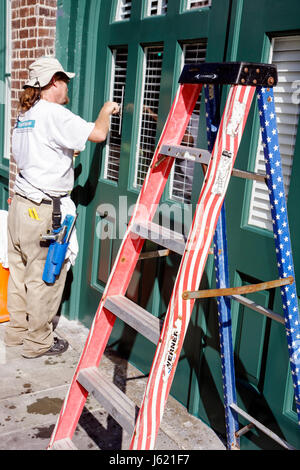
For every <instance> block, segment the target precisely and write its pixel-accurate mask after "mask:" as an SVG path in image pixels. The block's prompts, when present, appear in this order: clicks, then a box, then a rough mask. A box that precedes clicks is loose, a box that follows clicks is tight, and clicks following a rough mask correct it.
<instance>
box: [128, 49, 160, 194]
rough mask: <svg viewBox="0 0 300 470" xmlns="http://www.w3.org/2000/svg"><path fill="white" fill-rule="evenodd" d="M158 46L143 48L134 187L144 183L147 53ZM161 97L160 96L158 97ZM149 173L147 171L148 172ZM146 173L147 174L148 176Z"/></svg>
mask: <svg viewBox="0 0 300 470" xmlns="http://www.w3.org/2000/svg"><path fill="white" fill-rule="evenodd" d="M154 47H156V46H155V45H149V46H147V47H145V48H144V50H143V65H142V67H143V71H142V86H141V97H142V99H141V101H140V109H139V121H138V138H137V145H136V152H135V171H134V181H133V187H134V188H140V187H141V186H142V184H139V183H138V172H139V159H140V157H139V151H140V145H141V138H142V120H143V106H144V96H145V85H146V67H147V53H148V50H149V49H153V48H154ZM162 51H163V52H164V48H163V46H162ZM158 99H159V98H158ZM146 174H147V172H146ZM146 174H145V176H146Z"/></svg>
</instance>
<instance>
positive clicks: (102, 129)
mask: <svg viewBox="0 0 300 470" xmlns="http://www.w3.org/2000/svg"><path fill="white" fill-rule="evenodd" d="M119 111H120V107H119V105H118V104H117V103H115V102H113V101H107V103H105V104H104V105H103V107H102V108H101V111H100V113H99V116H98V118H97V120H96V122H95V127H94V129H93V130H92V132H91V133H90V135H89V138H88V140H90V141H91V142H96V143H100V142H104V140H105V139H106V137H107V134H108V131H109V126H110V116H111V115H112V114H118V113H119Z"/></svg>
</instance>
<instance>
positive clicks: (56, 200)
mask: <svg viewBox="0 0 300 470" xmlns="http://www.w3.org/2000/svg"><path fill="white" fill-rule="evenodd" d="M20 177H21V178H23V179H24V180H25V181H27V183H29V184H30V185H31V186H33V187H34V188H35V189H38V190H39V191H41V192H42V193H44V194H45V196H48V197H49V198H50V199H51V200H52V207H53V210H52V228H53V230H58V229H59V228H60V227H61V210H60V200H61V198H63V197H67V196H68V194H64V195H63V196H51V195H50V194H48V193H46V192H45V191H43V190H42V189H40V188H37V187H36V186H34V185H33V184H32V183H30V182H29V181H28V180H27V179H26V178H24V176H23V175H22V174H21V173H20ZM22 197H24V198H25V199H28V198H27V197H25V196H22ZM42 203H46V204H51V201H48V200H47V199H43V200H42Z"/></svg>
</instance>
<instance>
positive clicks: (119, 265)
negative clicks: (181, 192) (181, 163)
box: [48, 62, 300, 450]
mask: <svg viewBox="0 0 300 470" xmlns="http://www.w3.org/2000/svg"><path fill="white" fill-rule="evenodd" d="M179 83H180V86H179V89H178V91H177V94H176V97H175V100H174V102H173V105H172V107H171V110H170V112H169V115H168V118H167V121H166V124H165V127H164V129H163V132H162V135H161V137H160V140H159V142H158V145H157V148H156V151H155V153H154V156H153V159H152V162H151V165H150V167H149V171H148V173H147V176H146V178H145V181H144V184H143V187H142V189H141V191H140V194H139V196H138V199H137V203H136V206H135V210H134V213H133V215H132V217H131V220H130V222H129V224H128V227H127V231H126V234H125V236H124V239H123V241H122V244H121V247H120V249H119V252H118V254H117V257H116V260H115V263H114V266H113V268H112V271H111V273H110V277H109V280H108V282H107V284H106V288H105V291H104V293H103V296H102V298H101V300H100V303H99V306H98V309H97V312H96V314H95V317H94V321H93V324H92V326H91V329H90V332H89V335H88V338H87V340H86V344H85V346H84V349H83V352H82V354H81V357H80V360H79V363H78V365H77V368H76V371H75V374H74V377H73V380H72V382H71V385H70V387H69V390H68V393H67V396H66V398H65V401H64V404H63V406H62V410H61V412H60V415H59V418H58V420H57V423H56V426H55V429H54V431H53V434H52V437H51V440H50V443H49V446H48V449H56V450H58V449H70V450H71V449H75V448H76V447H75V445H74V443H73V442H72V437H73V434H74V432H75V429H76V426H77V424H78V421H79V418H80V416H81V413H82V410H83V407H84V405H85V402H86V399H87V397H88V394H89V393H91V394H92V395H93V396H94V397H95V398H96V399H97V400H98V401H99V402H100V403H101V404H102V405H103V406H104V407H105V408H106V410H107V412H108V413H109V414H111V415H112V416H113V417H114V419H115V420H116V421H117V422H118V423H119V424H120V426H121V427H122V428H123V429H124V430H125V431H126V432H127V433H129V434H131V435H132V440H131V444H130V449H131V450H148V449H154V446H155V440H156V436H157V432H158V430H159V427H160V423H161V420H162V415H163V411H164V407H165V404H166V401H167V398H168V395H169V392H170V388H171V384H172V381H173V377H174V374H175V370H176V366H177V363H178V360H179V356H180V352H181V349H182V346H183V342H184V338H185V335H186V331H187V328H188V324H189V320H190V318H191V314H192V310H193V305H194V302H195V299H196V298H201V297H210V296H214V297H217V301H218V316H219V335H220V353H221V362H222V378H223V391H224V407H225V420H226V432H227V448H228V449H239V438H240V436H241V435H242V434H244V433H245V432H247V431H249V430H250V429H251V428H252V427H254V426H255V427H257V428H258V429H260V430H261V431H262V432H264V433H266V434H267V435H268V436H269V437H271V438H272V439H274V440H275V441H276V442H278V443H279V444H280V445H282V446H283V447H284V448H286V449H292V447H291V446H290V445H289V444H288V443H287V442H286V441H284V440H283V439H281V438H280V437H279V436H277V435H275V434H274V433H273V432H272V431H271V430H269V429H268V428H266V427H265V426H264V425H263V424H261V423H259V422H258V421H257V420H255V419H254V418H252V417H251V416H250V415H248V414H247V413H246V412H245V411H243V410H242V408H240V407H239V406H238V405H237V398H236V390H235V370H234V357H233V345H232V332H231V314H230V298H233V299H234V300H236V301H238V302H240V303H242V304H244V305H246V306H247V307H249V308H252V309H254V310H256V311H258V312H260V313H262V314H264V315H266V316H268V317H270V318H272V319H273V320H274V321H279V322H280V323H283V324H285V328H286V334H287V342H288V352H289V358H290V366H291V372H292V379H293V386H294V395H295V402H296V408H297V414H298V418H299V422H300V393H299V391H300V374H299V362H300V328H299V313H298V304H297V294H296V285H295V281H294V278H295V276H294V267H293V259H292V250H291V242H290V235H289V228H288V219H287V209H286V200H285V195H284V194H285V191H284V184H283V176H282V170H281V159H280V153H279V145H278V135H277V125H276V114H275V105H274V95H273V86H275V85H276V83H277V70H276V67H275V66H273V65H269V64H253V63H245V62H231V63H202V64H193V65H187V66H185V67H184V69H183V72H182V74H181V77H180V80H179ZM203 85H204V88H205V98H206V99H205V102H206V116H207V136H208V150H203V149H197V148H189V147H185V146H181V145H180V144H181V142H182V139H183V136H184V133H185V130H186V127H187V125H188V122H189V120H190V118H191V115H192V113H193V110H194V107H195V104H196V101H197V99H198V97H199V94H200V93H201V90H202V86H203ZM222 85H230V88H229V93H228V96H227V100H226V104H225V108H224V113H223V116H222V119H221V120H220V118H219V115H218V113H219V94H220V89H221V86H222ZM255 91H256V92H257V98H258V108H259V115H260V123H261V129H262V139H263V147H264V155H265V160H266V174H265V175H259V174H255V173H250V172H245V171H240V170H237V169H235V168H234V163H235V159H236V156H237V153H238V149H239V145H240V141H241V138H242V135H243V131H244V127H245V124H246V121H247V117H248V113H249V110H250V107H251V103H252V100H253V96H254V93H255ZM175 158H176V159H190V160H193V161H195V162H198V163H200V164H202V166H203V169H204V172H205V178H204V182H203V186H202V189H201V192H200V196H199V200H198V204H197V206H196V209H195V214H194V218H193V222H192V225H191V228H190V232H189V235H188V237H187V240H185V239H184V237H183V236H182V235H180V234H178V233H174V232H172V231H171V230H168V229H167V228H165V227H160V226H158V225H157V224H154V223H153V221H152V220H153V217H154V215H155V212H156V209H157V207H158V203H159V201H160V199H161V196H162V193H163V191H164V188H165V184H166V181H167V179H168V176H169V174H170V171H171V168H172V165H173V163H174V159H175ZM231 175H235V176H238V177H242V178H250V179H259V180H263V181H265V182H266V183H267V185H268V189H269V194H270V203H271V211H272V219H273V227H274V238H275V245H276V247H275V248H276V256H277V262H278V271H279V279H278V280H275V281H267V282H265V283H261V284H256V285H250V286H242V287H238V288H230V287H229V281H228V277H229V276H228V256H227V241H226V227H225V225H226V224H225V207H224V204H223V202H224V198H225V194H226V190H227V187H228V184H229V181H230V177H231ZM145 239H152V240H154V241H155V242H156V243H157V244H158V245H160V246H163V247H165V248H166V250H158V251H157V252H156V255H157V256H160V255H163V256H165V255H167V254H168V253H169V251H173V252H175V253H178V254H180V255H181V256H182V259H181V264H180V266H179V270H178V273H177V278H176V281H175V284H174V288H173V292H172V295H171V298H170V302H169V305H168V309H167V312H166V316H165V320H164V322H163V325H161V322H160V320H159V319H158V318H157V317H155V316H154V315H152V314H150V313H149V312H147V311H146V310H144V309H142V308H141V307H140V306H138V305H136V304H134V303H133V302H131V301H130V300H129V299H128V298H127V297H126V291H127V288H128V285H129V283H130V280H131V277H132V275H133V272H134V270H135V267H136V264H137V262H138V260H139V259H141V256H143V257H145V254H144V253H143V254H142V255H141V250H142V247H143V244H144V242H145ZM213 239H214V258H215V269H216V287H217V289H215V290H212V291H198V288H199V285H200V281H201V278H202V274H203V271H204V268H205V263H206V260H207V257H208V255H209V253H210V246H211V243H212V240H213ZM278 286H281V295H282V301H283V312H284V316H281V315H278V314H276V313H274V312H272V311H271V310H269V309H266V308H263V307H261V306H258V305H257V304H255V303H254V302H250V301H249V299H247V297H244V296H243V295H241V294H245V293H247V292H253V291H258V290H263V289H269V288H274V287H278ZM117 317H118V318H120V319H121V320H123V321H124V322H125V323H126V324H128V325H130V326H131V327H133V328H134V329H135V330H136V331H137V332H138V333H140V334H142V335H143V336H145V337H146V338H147V339H148V340H150V341H152V342H153V343H155V344H156V345H157V347H156V351H155V355H154V359H153V363H152V366H151V370H150V373H149V378H148V382H147V385H146V390H145V392H144V397H143V400H142V403H141V406H140V409H139V412H138V414H137V416H136V406H135V404H134V403H133V402H132V401H131V400H130V399H129V398H128V397H127V396H126V395H125V394H124V393H123V392H121V391H120V390H119V389H118V388H117V387H116V386H115V385H114V384H112V383H110V382H109V381H108V380H107V378H106V377H105V376H104V375H103V373H101V371H100V370H99V364H100V361H101V358H102V355H103V353H104V350H105V348H106V346H107V342H108V340H109V337H110V334H111V331H112V328H113V325H114V322H115V320H116V318H117ZM100 369H101V368H100ZM238 415H240V416H242V417H243V418H244V419H246V420H247V421H248V422H249V424H248V425H247V426H245V427H243V428H241V429H239V424H238Z"/></svg>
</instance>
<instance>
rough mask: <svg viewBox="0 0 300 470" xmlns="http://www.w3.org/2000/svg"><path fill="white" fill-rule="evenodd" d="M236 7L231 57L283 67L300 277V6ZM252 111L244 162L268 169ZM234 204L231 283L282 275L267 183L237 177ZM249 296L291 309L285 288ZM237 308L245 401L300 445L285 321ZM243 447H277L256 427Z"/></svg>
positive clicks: (285, 158) (279, 92) (282, 118)
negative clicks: (299, 87) (285, 304)
mask: <svg viewBox="0 0 300 470" xmlns="http://www.w3.org/2000/svg"><path fill="white" fill-rule="evenodd" d="M234 7H235V8H236V7H237V8H238V15H239V16H240V24H237V23H236V25H235V27H236V28H237V27H239V34H238V36H237V37H235V38H234V37H233V41H232V48H231V49H230V50H229V51H228V56H227V60H245V61H252V62H268V61H272V62H273V63H275V64H277V67H278V73H279V83H278V86H277V87H276V88H275V89H274V93H275V105H276V113H277V118H278V134H279V142H280V149H281V157H282V165H283V174H284V180H285V188H286V191H287V194H288V215H289V221H290V229H291V239H292V246H293V252H294V262H295V269H296V278H298V279H299V274H300V272H299V269H300V258H299V237H298V233H299V217H298V202H297V201H299V197H300V193H299V191H300V187H299V184H298V182H297V181H298V180H297V178H298V175H299V170H300V168H299V152H300V148H299V143H300V141H299V137H300V135H299V132H298V121H299V108H300V107H299V99H298V98H297V95H296V94H295V90H296V88H295V87H296V84H297V80H298V85H299V79H300V21H299V18H300V4H299V2H298V1H293V0H288V1H285V2H282V1H279V0H277V1H276V0H275V1H269V0H266V1H263V2H262V1H259V0H253V1H244V2H234ZM283 19H284V20H283ZM254 25H255V27H253V26H254ZM237 38H238V41H237ZM255 101H256V100H255ZM252 110H253V114H252V116H251V117H250V119H249V122H248V126H247V130H246V132H245V134H244V137H243V141H242V145H241V149H240V151H239V155H238V158H237V163H236V167H238V168H242V169H248V170H251V171H254V170H255V171H259V172H260V171H263V170H264V161H263V157H262V155H263V154H262V147H261V145H260V144H259V145H258V141H259V121H258V112H257V105H256V103H255V104H254V105H253V109H252ZM226 208H227V221H228V222H227V232H228V245H229V263H230V269H231V284H232V285H243V284H248V283H252V282H254V283H256V282H261V281H265V280H271V279H276V278H278V272H277V262H276V258H275V244H274V239H273V232H272V220H271V218H270V213H269V203H268V191H267V188H266V186H265V184H264V183H252V182H249V181H248V182H246V183H245V181H242V180H237V179H235V178H232V180H231V183H230V187H229V191H228V196H227V199H226ZM298 282H299V281H298ZM298 289H299V288H298ZM249 298H251V299H253V300H254V301H255V302H257V303H259V304H261V305H263V306H265V307H268V308H270V309H272V310H274V311H275V312H278V313H280V314H283V310H282V303H281V296H280V290H279V289H277V290H276V292H275V291H263V292H260V293H257V294H255V295H253V296H249ZM232 310H233V311H232V314H233V330H234V340H235V358H236V366H237V367H236V368H237V388H238V397H239V398H238V400H239V404H240V406H241V407H243V408H244V409H246V410H247V411H248V412H249V413H250V414H252V415H253V416H254V417H257V419H259V420H260V421H262V422H263V423H264V424H265V425H266V426H267V427H270V428H271V429H273V430H274V431H275V432H276V433H277V434H279V435H280V436H281V437H283V438H284V439H286V440H287V441H289V442H290V443H291V444H293V445H294V446H295V447H296V448H298V449H299V448H300V433H299V426H298V423H297V416H296V411H295V404H294V401H293V386H292V382H291V378H290V369H289V359H288V352H287V351H288V350H287V342H286V336H285V329H284V325H282V324H280V323H276V322H275V321H273V320H270V319H266V318H265V317H264V316H262V315H260V314H258V313H256V312H254V311H252V310H249V309H248V308H246V307H244V306H242V305H239V304H237V303H233V304H232ZM242 447H243V448H262V449H271V448H277V446H276V445H275V444H274V443H273V442H272V441H271V440H270V439H269V438H265V437H263V435H261V434H260V433H258V432H256V431H255V432H253V433H248V434H246V435H245V436H244V437H243V438H242ZM278 448H280V447H279V446H278Z"/></svg>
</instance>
